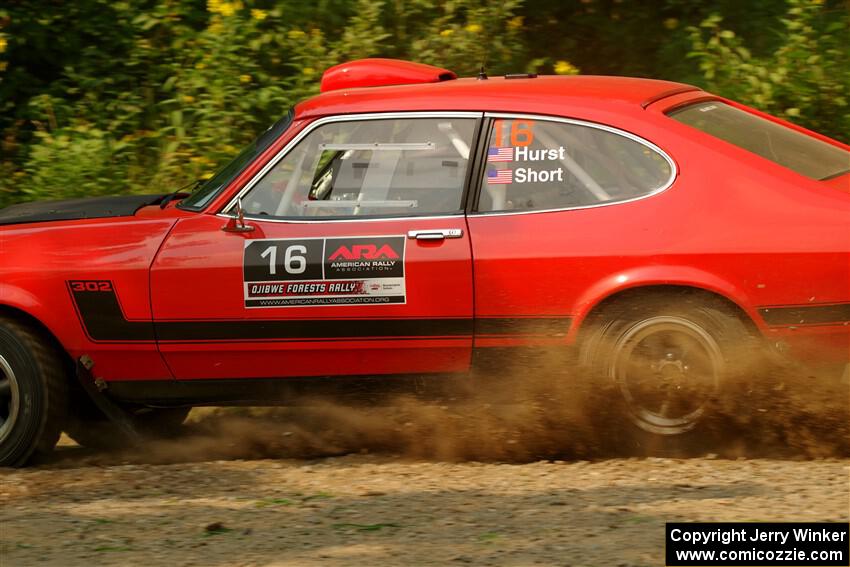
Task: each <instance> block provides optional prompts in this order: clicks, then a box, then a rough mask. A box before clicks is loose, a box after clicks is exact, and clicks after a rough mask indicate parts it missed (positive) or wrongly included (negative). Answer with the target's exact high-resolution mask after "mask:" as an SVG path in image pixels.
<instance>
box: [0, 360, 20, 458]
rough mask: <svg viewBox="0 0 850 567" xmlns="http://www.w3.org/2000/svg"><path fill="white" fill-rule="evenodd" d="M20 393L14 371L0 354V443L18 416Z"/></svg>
mask: <svg viewBox="0 0 850 567" xmlns="http://www.w3.org/2000/svg"><path fill="white" fill-rule="evenodd" d="M19 405H20V394H19V392H18V381H17V379H16V378H15V372H14V371H13V370H12V367H11V366H10V365H9V362H8V361H7V360H6V359H5V358H4V357H3V355H0V444H2V443H3V442H4V441H6V438H7V437H8V436H9V434H10V433H11V432H12V428H13V427H14V426H15V421H16V420H17V418H18V407H19Z"/></svg>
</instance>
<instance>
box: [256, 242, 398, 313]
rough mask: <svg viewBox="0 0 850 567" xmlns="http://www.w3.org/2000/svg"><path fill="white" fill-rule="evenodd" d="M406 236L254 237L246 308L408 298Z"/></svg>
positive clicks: (372, 302) (392, 301) (390, 301)
mask: <svg viewBox="0 0 850 567" xmlns="http://www.w3.org/2000/svg"><path fill="white" fill-rule="evenodd" d="M405 243H406V238H405V237H404V236H356V237H329V238H306V239H304V238H300V239H278V240H251V241H247V242H246V243H245V252H244V255H243V286H244V299H245V307H310V306H320V305H386V304H404V303H406V295H405V294H406V288H405V275H404V253H405Z"/></svg>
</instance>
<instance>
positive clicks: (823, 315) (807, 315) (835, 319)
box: [759, 303, 850, 326]
mask: <svg viewBox="0 0 850 567" xmlns="http://www.w3.org/2000/svg"><path fill="white" fill-rule="evenodd" d="M759 313H760V314H761V316H762V318H763V319H764V322H765V323H767V324H768V325H777V326H778V325H826V324H831V323H832V324H834V323H844V322H847V321H850V303H834V304H831V305H794V306H790V307H764V308H762V309H759Z"/></svg>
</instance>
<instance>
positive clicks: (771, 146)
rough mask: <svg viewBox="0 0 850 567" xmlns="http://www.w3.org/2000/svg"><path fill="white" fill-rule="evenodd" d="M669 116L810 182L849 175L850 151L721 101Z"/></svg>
mask: <svg viewBox="0 0 850 567" xmlns="http://www.w3.org/2000/svg"><path fill="white" fill-rule="evenodd" d="M668 116H670V118H673V119H674V120H677V121H679V122H681V123H682V124H687V125H688V126H692V127H693V128H696V129H698V130H702V131H703V132H705V133H706V134H710V135H712V136H714V137H715V138H720V139H721V140H723V141H726V142H729V143H730V144H734V145H736V146H738V147H739V148H742V149H744V150H747V151H750V152H752V153H754V154H757V155H760V156H761V157H763V158H765V159H769V160H770V161H772V162H774V163H776V164H779V165H781V166H783V167H787V168H788V169H791V170H793V171H796V172H797V173H799V174H801V175H805V176H806V177H811V178H812V179H818V180H826V179H830V178H833V177H837V176H839V175H842V174H844V173H848V172H850V152H847V151H845V150H843V149H841V148H839V147H837V146H833V145H832V144H829V143H827V142H824V141H822V140H818V139H817V138H814V137H812V136H809V135H807V134H804V133H803V132H798V131H797V130H793V129H791V128H788V127H787V126H783V125H782V124H777V123H776V122H773V121H771V120H768V119H766V118H762V117H760V116H756V115H755V114H750V113H749V112H746V111H744V110H741V109H739V108H735V107H734V106H730V105H728V104H726V103H723V102H719V101H711V102H700V103H697V104H692V105H690V106H686V107H684V108H680V109H677V110H674V111H672V112H669V113H668Z"/></svg>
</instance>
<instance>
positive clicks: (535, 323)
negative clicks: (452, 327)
mask: <svg viewBox="0 0 850 567" xmlns="http://www.w3.org/2000/svg"><path fill="white" fill-rule="evenodd" d="M571 322H572V318H571V317H565V316H564V317H533V318H504V317H502V318H483V319H476V320H475V336H488V335H496V336H503V335H543V336H547V337H558V336H563V335H566V334H567V331H569V330H570V323H571Z"/></svg>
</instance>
